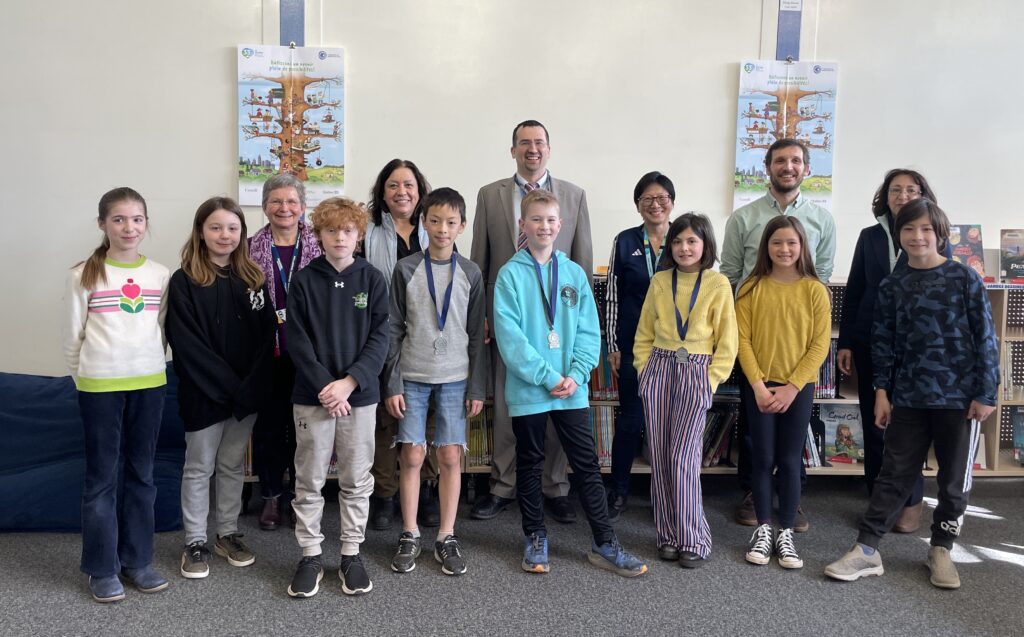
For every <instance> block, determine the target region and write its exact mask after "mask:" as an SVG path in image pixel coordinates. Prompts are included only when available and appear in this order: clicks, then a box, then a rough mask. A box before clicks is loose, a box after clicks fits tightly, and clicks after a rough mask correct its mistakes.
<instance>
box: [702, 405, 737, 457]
mask: <svg viewBox="0 0 1024 637" xmlns="http://www.w3.org/2000/svg"><path fill="white" fill-rule="evenodd" d="M738 417H739V407H738V406H736V405H716V406H715V407H712V408H711V409H709V410H708V411H707V415H706V417H705V418H706V420H705V422H704V438H703V441H702V445H701V450H702V455H701V466H703V467H714V466H717V465H718V463H719V462H721V460H722V458H723V457H727V456H728V448H729V442H730V441H731V439H732V430H733V428H734V427H735V426H736V419H737V418H738Z"/></svg>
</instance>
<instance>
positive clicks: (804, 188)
mask: <svg viewBox="0 0 1024 637" xmlns="http://www.w3.org/2000/svg"><path fill="white" fill-rule="evenodd" d="M838 75H839V65H838V64H836V63H835V62H785V61H778V62H776V61H771V60H744V61H743V62H741V63H740V91H739V102H738V109H737V112H738V122H737V126H736V175H735V189H734V194H733V210H735V209H736V208H739V207H740V206H742V205H744V204H747V203H750V202H751V201H753V200H754V199H757V198H758V197H761V196H763V195H764V193H765V191H766V189H767V187H768V176H767V175H766V174H765V169H764V168H765V167H764V156H765V152H766V151H767V149H768V147H769V146H771V145H772V144H773V143H774V142H775V141H776V140H779V139H783V138H791V139H792V138H795V139H798V140H800V141H801V142H803V143H804V144H806V145H807V147H808V148H809V149H810V153H811V174H810V175H808V176H807V177H804V181H803V184H802V185H801V187H800V189H801V192H802V193H803V195H804V196H805V197H807V198H809V199H810V200H811V201H813V202H814V203H816V204H818V205H819V206H822V207H823V208H825V209H826V210H832V147H833V145H834V144H835V112H836V83H837V81H838Z"/></svg>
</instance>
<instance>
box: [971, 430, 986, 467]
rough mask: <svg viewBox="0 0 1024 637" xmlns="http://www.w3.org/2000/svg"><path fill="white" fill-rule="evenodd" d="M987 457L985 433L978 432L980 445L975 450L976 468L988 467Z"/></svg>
mask: <svg viewBox="0 0 1024 637" xmlns="http://www.w3.org/2000/svg"><path fill="white" fill-rule="evenodd" d="M985 458H986V456H985V434H978V447H977V448H976V449H975V450H974V468H975V469H988V463H987V462H985Z"/></svg>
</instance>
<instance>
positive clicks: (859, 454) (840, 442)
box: [820, 404, 864, 463]
mask: <svg viewBox="0 0 1024 637" xmlns="http://www.w3.org/2000/svg"><path fill="white" fill-rule="evenodd" d="M820 410H821V421H822V423H824V425H825V436H826V443H825V457H826V458H828V459H829V460H830V461H832V462H847V463H850V462H863V461H864V428H863V426H862V425H861V421H860V407H859V406H857V405H828V404H826V405H821V407H820Z"/></svg>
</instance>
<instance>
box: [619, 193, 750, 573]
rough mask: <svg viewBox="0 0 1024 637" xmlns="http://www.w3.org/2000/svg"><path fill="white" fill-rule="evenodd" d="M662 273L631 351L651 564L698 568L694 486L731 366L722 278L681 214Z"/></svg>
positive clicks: (701, 226) (703, 228)
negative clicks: (645, 456)
mask: <svg viewBox="0 0 1024 637" xmlns="http://www.w3.org/2000/svg"><path fill="white" fill-rule="evenodd" d="M665 245H667V246H668V247H669V249H668V250H665V251H664V252H663V253H662V260H661V264H660V267H661V269H662V271H660V272H658V273H657V274H656V275H654V278H653V279H652V280H651V286H650V288H649V289H648V291H647V297H646V298H645V299H644V306H643V309H642V310H641V313H640V323H639V325H638V326H637V331H636V340H635V342H634V345H633V356H634V360H633V364H634V366H635V367H636V369H637V372H639V392H640V398H641V400H642V401H643V406H644V417H645V419H646V422H647V440H648V445H649V447H650V452H651V499H652V501H653V503H654V524H655V528H656V529H657V533H658V557H660V558H661V559H663V560H678V561H679V563H680V565H682V566H684V567H686V568H695V567H698V566H700V565H701V564H702V563H703V562H704V560H706V559H707V558H708V555H709V554H710V553H711V530H710V529H709V528H708V523H707V520H706V519H705V518H704V507H703V500H702V496H701V488H700V462H701V441H702V439H703V434H704V422H705V413H706V412H707V410H708V408H709V407H710V406H711V396H712V394H714V392H715V389H717V388H718V385H719V383H721V382H722V381H724V380H725V379H726V378H728V377H729V374H730V373H731V372H732V366H733V363H734V361H735V360H736V344H737V335H736V317H735V314H734V310H733V300H732V288H731V287H730V286H729V280H728V279H727V278H725V277H724V276H723V275H721V274H719V273H718V272H714V271H713V270H711V267H712V266H713V265H714V264H715V261H716V259H717V255H718V249H717V246H716V244H715V236H714V231H713V229H712V226H711V222H710V221H709V220H708V218H707V217H705V216H704V215H699V214H694V213H687V214H685V215H683V216H681V217H679V218H678V219H676V220H675V221H674V222H673V223H672V225H671V226H670V227H669V230H668V235H667V236H666V238H665Z"/></svg>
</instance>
